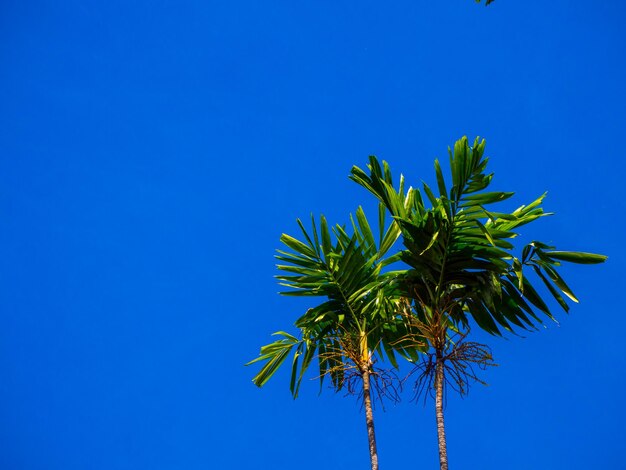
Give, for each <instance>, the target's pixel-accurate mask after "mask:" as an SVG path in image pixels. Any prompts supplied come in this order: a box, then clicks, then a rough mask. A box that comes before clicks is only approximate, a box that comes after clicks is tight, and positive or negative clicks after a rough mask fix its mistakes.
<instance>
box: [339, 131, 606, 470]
mask: <svg viewBox="0 0 626 470" xmlns="http://www.w3.org/2000/svg"><path fill="white" fill-rule="evenodd" d="M484 148H485V141H484V140H482V141H479V140H478V138H477V139H476V140H475V142H474V144H473V146H471V147H470V145H469V143H468V141H467V138H465V137H463V138H462V139H460V140H458V141H457V142H456V143H455V145H454V151H452V150H450V149H449V154H450V169H451V177H450V181H451V183H452V185H451V188H450V190H448V189H447V184H446V181H445V179H444V177H443V173H442V170H441V166H440V164H439V162H438V161H437V160H435V173H436V179H437V186H438V192H439V196H438V197H437V196H435V193H434V192H433V191H432V190H431V188H430V187H429V186H428V185H426V184H424V185H423V191H424V194H425V195H426V198H427V200H428V202H429V203H430V207H428V206H427V205H426V203H425V202H424V199H423V198H422V193H421V192H420V191H419V190H417V189H413V188H409V189H408V190H407V191H406V192H405V191H403V190H402V187H401V189H400V190H398V191H396V190H395V189H394V187H393V182H392V176H391V171H390V169H389V166H388V165H387V163H386V162H383V164H382V166H381V164H380V163H379V162H378V160H377V159H376V158H375V157H370V162H369V165H368V169H369V172H366V171H364V170H362V169H360V168H358V167H353V169H352V172H351V176H350V177H351V179H352V180H354V181H356V182H357V183H358V184H360V185H361V186H363V187H365V188H366V189H367V190H369V191H370V192H371V193H372V194H374V196H376V197H377V198H378V199H379V201H380V202H381V203H382V204H384V205H385V207H386V208H387V210H388V211H389V212H390V213H391V215H392V216H393V217H394V220H396V221H397V222H398V224H399V226H400V229H401V232H402V238H403V243H404V247H405V250H404V251H402V252H401V255H400V256H401V259H402V260H403V261H404V262H405V263H406V264H407V265H408V266H409V269H408V270H406V272H404V273H403V274H397V279H396V282H397V283H398V284H399V285H400V286H401V291H402V292H403V294H404V296H406V299H407V300H406V301H405V305H408V306H409V307H410V310H411V312H412V315H411V316H408V317H407V318H410V322H411V323H412V324H414V325H415V326H416V327H417V328H418V330H419V337H418V341H424V340H426V341H427V342H428V344H429V346H430V351H431V352H430V354H429V355H428V357H429V361H430V362H429V363H432V364H433V366H432V367H425V369H424V370H426V372H427V373H426V376H428V377H431V378H432V376H433V375H434V388H435V410H436V419H437V431H438V444H439V460H440V468H441V469H442V470H445V469H447V468H448V458H447V448H446V439H445V426H444V413H443V393H444V385H445V383H446V381H447V380H449V377H447V376H449V375H451V373H452V375H454V371H457V372H458V371H459V370H460V371H464V370H465V371H467V370H468V369H467V367H468V366H469V367H470V369H471V365H472V364H476V363H478V364H487V363H489V362H490V360H491V356H490V354H489V351H488V349H487V348H485V347H482V345H476V344H475V343H469V344H465V345H464V344H462V343H463V342H462V341H461V342H458V341H457V342H455V341H454V336H455V335H460V337H461V339H464V338H465V336H466V335H467V333H468V331H469V328H470V319H472V320H473V321H474V322H475V324H476V325H478V327H480V328H482V329H483V330H485V331H487V332H489V333H491V334H493V335H501V334H502V332H501V329H504V330H507V331H513V329H514V327H518V328H522V329H527V330H528V329H536V325H537V323H541V318H540V317H539V315H538V313H537V312H541V313H543V314H545V315H547V316H548V317H549V318H553V316H552V313H551V312H550V309H549V308H548V306H547V304H546V302H545V301H544V299H543V298H542V296H541V294H540V293H539V292H538V291H537V289H536V288H535V287H534V286H533V284H532V283H531V281H530V279H529V277H528V276H527V271H528V269H529V268H530V269H531V270H532V273H533V274H534V275H535V277H536V279H539V280H541V281H542V282H543V284H544V285H545V286H546V288H547V290H548V292H550V294H551V295H552V296H553V297H554V298H555V299H556V301H557V302H558V303H559V305H561V307H562V308H563V309H565V310H566V311H568V309H569V307H568V305H567V303H566V301H565V300H564V298H563V295H565V296H567V297H569V298H570V299H571V300H573V301H574V302H578V300H577V298H576V297H575V295H574V293H573V292H572V290H571V289H570V288H569V287H568V285H567V284H566V283H565V281H564V280H563V278H562V277H561V275H560V274H559V273H558V272H557V269H556V268H557V267H559V266H560V265H561V263H562V262H574V263H583V264H593V263H601V262H603V261H604V260H606V257H605V256H602V255H596V254H590V253H581V252H563V251H555V249H554V247H551V246H548V245H546V244H544V243H541V242H537V241H533V242H531V243H529V244H528V245H526V246H525V247H523V249H522V255H521V257H520V258H518V257H516V256H514V255H513V250H514V245H513V244H512V243H511V241H510V240H511V239H513V238H515V237H516V236H517V233H516V232H515V231H514V230H516V229H518V228H519V227H521V226H523V225H525V224H528V223H530V222H533V221H535V220H537V219H539V218H541V217H544V216H546V215H550V214H548V213H545V212H544V211H543V209H542V208H541V203H542V201H543V199H544V196H545V194H544V195H542V196H540V197H539V198H537V199H536V200H535V201H533V202H531V203H530V204H528V205H526V206H521V207H520V208H518V209H516V210H515V211H513V212H511V213H505V212H495V211H493V210H492V209H491V206H492V205H493V204H496V203H498V202H500V201H503V200H505V199H508V198H510V197H511V196H512V195H513V193H511V192H489V191H486V189H487V188H488V186H489V184H490V183H491V180H492V177H493V174H487V173H486V172H485V170H486V166H487V158H485V157H484V156H483V153H484ZM405 201H411V202H412V204H411V205H407V204H405V203H404V202H405ZM412 331H417V330H415V329H414V330H412ZM456 378H457V379H459V377H458V374H457V375H456ZM468 378H475V376H474V375H473V373H471V372H470V373H469V375H467V376H466V377H463V376H462V374H461V377H460V380H461V382H463V381H464V380H466V379H468Z"/></svg>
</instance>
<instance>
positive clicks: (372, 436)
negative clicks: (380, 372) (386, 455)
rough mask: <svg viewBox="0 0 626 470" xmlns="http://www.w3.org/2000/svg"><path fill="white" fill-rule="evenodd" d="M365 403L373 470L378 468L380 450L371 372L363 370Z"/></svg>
mask: <svg viewBox="0 0 626 470" xmlns="http://www.w3.org/2000/svg"><path fill="white" fill-rule="evenodd" d="M363 403H364V404H365V424H366V425H367V439H368V440H369V444H370V460H371V462H372V470H378V451H377V450H376V434H375V433H374V412H373V410H372V397H371V394H370V373H369V371H367V370H365V371H364V372H363Z"/></svg>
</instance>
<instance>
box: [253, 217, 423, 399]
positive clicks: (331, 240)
mask: <svg viewBox="0 0 626 470" xmlns="http://www.w3.org/2000/svg"><path fill="white" fill-rule="evenodd" d="M298 225H299V227H300V229H301V231H302V239H301V240H298V239H297V238H295V237H292V236H290V235H287V234H283V235H282V237H281V242H282V243H283V244H284V245H285V246H286V250H278V255H277V259H278V260H279V262H281V263H285V264H279V265H278V266H277V267H278V269H279V270H281V271H282V273H281V274H280V275H278V276H276V277H277V278H278V280H279V281H280V284H281V285H282V286H285V287H288V288H290V290H288V291H285V292H281V294H283V295H289V296H307V297H322V298H324V301H323V302H322V303H321V304H319V305H317V306H315V307H313V308H310V309H308V310H307V311H306V312H305V313H304V314H303V315H302V316H300V318H298V319H297V320H296V322H295V326H296V327H297V328H298V330H299V332H300V336H299V337H296V336H293V335H291V334H289V333H286V332H284V331H279V332H276V333H274V335H277V336H280V339H279V340H277V341H275V342H273V343H271V344H268V345H266V346H263V347H262V348H261V353H260V356H259V357H258V358H256V359H255V360H253V361H251V362H250V363H249V364H252V363H255V362H264V365H263V367H262V368H261V370H260V371H259V373H258V374H257V375H256V376H255V377H254V379H253V381H254V383H255V384H256V385H258V386H263V385H264V384H265V383H266V382H267V380H269V379H270V378H271V377H272V376H273V375H274V373H275V372H276V371H277V370H278V368H279V367H280V366H281V364H282V363H283V362H284V361H285V360H286V359H287V357H289V355H290V353H291V352H292V351H293V359H292V366H291V381H290V388H291V392H292V394H293V395H294V397H296V396H297V395H298V390H299V387H300V384H301V381H302V378H303V376H304V373H305V372H306V370H307V369H308V367H309V366H310V364H311V362H312V360H313V359H314V358H315V357H317V359H318V363H319V377H320V386H321V384H322V382H323V379H324V377H325V376H326V375H330V376H331V380H332V384H333V386H334V387H335V389H336V390H340V389H341V388H342V387H343V385H344V379H345V376H344V374H345V372H346V371H347V370H350V369H351V368H354V367H356V368H357V369H358V368H360V367H364V365H363V364H369V363H370V357H369V356H370V355H371V354H374V353H375V354H377V355H378V356H379V357H380V358H382V357H383V356H387V357H388V358H389V359H390V360H391V362H392V364H394V365H397V362H396V352H399V353H400V354H402V355H404V356H405V357H409V358H413V359H417V353H416V351H415V348H413V347H407V348H404V347H403V346H402V344H401V343H402V342H401V341H399V339H401V338H403V337H406V335H407V332H406V331H404V330H403V329H402V328H403V327H402V325H403V323H402V322H398V321H394V318H396V317H397V314H396V312H397V311H398V307H397V304H398V302H399V301H400V297H399V295H398V293H397V292H396V291H394V288H395V287H394V284H393V283H392V282H390V281H391V280H392V279H393V276H394V273H393V272H387V273H383V272H382V269H383V268H384V267H385V266H388V265H389V264H391V263H393V262H394V261H396V260H397V259H398V258H399V254H396V255H393V256H387V257H386V255H387V253H388V252H389V250H390V249H391V248H392V246H393V245H394V243H395V242H396V240H397V239H398V236H399V235H400V229H399V226H398V224H397V223H395V222H393V221H392V223H391V224H389V225H388V227H386V228H385V208H384V207H383V206H382V205H381V206H380V210H379V231H378V241H377V240H376V238H375V235H374V232H373V230H372V228H371V226H370V223H369V221H368V219H367V218H366V216H365V213H364V211H363V209H362V208H359V209H358V210H357V211H356V217H354V218H353V217H351V228H352V234H349V233H348V232H347V231H346V229H345V227H343V226H341V225H335V226H334V227H333V228H332V229H329V227H328V223H327V222H326V219H325V218H324V217H323V216H322V217H321V219H320V228H319V230H318V228H317V226H316V223H315V220H314V218H311V227H312V228H311V230H310V232H309V231H307V230H306V228H305V227H304V225H303V224H302V222H301V221H300V220H298ZM392 343H394V344H395V345H396V346H395V348H392V347H391V346H390V345H391V344H392Z"/></svg>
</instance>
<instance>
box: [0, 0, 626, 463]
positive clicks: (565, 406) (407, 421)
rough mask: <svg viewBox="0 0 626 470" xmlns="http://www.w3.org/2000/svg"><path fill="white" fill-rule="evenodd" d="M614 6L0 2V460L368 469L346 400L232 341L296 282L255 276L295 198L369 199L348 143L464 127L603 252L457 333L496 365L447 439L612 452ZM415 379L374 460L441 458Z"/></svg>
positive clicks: (458, 449)
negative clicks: (261, 373) (294, 391)
mask: <svg viewBox="0 0 626 470" xmlns="http://www.w3.org/2000/svg"><path fill="white" fill-rule="evenodd" d="M625 17H626V7H625V5H624V3H623V2H622V1H620V0H613V1H603V2H590V1H583V0H578V1H574V0H572V1H565V0H554V1H551V2H545V1H538V0H537V1H513V0H496V1H495V2H494V3H493V4H492V5H490V6H489V7H484V5H476V4H474V2H473V1H471V0H446V1H443V0H438V1H430V2H425V1H420V2H416V1H395V2H381V1H369V0H367V1H360V2H337V1H316V2H294V1H275V2H260V1H258V2H247V1H233V2H214V1H195V2H194V1H165V0H160V1H150V2H147V1H136V2H122V1H108V2H82V1H77V0H65V1H63V2H37V1H26V2H24V1H22V2H18V1H11V0H5V1H3V2H2V5H1V6H0V103H2V104H1V106H0V156H1V157H0V227H1V229H0V256H1V259H2V261H1V263H0V468H3V469H10V470H21V469H26V470H39V469H42V470H43V469H63V470H73V469H94V470H100V469H102V470H105V469H106V470H117V469H154V470H157V469H182V468H184V469H190V470H191V469H214V468H234V469H252V468H255V469H259V468H260V469H291V468H299V469H300V470H306V469H319V468H333V469H357V468H368V465H369V458H368V452H367V440H366V432H365V424H364V418H363V416H362V413H361V410H360V407H359V406H358V404H357V403H356V401H355V400H353V399H352V398H345V399H344V398H343V396H342V395H341V394H339V395H335V394H334V393H333V392H332V390H330V389H327V390H324V392H323V393H322V394H321V396H318V394H317V391H318V387H317V385H316V384H313V383H305V384H303V389H302V393H301V397H300V398H299V399H298V400H296V401H294V400H292V399H291V397H290V394H289V390H288V380H287V374H286V372H287V371H284V372H285V373H280V374H279V375H277V376H276V377H275V378H274V379H272V381H270V382H269V383H268V384H267V386H266V387H265V388H264V389H261V390H259V389H257V388H256V387H254V386H253V384H252V383H251V378H252V376H253V374H254V373H255V371H256V370H257V369H253V368H245V367H244V366H243V364H244V363H245V362H247V361H248V360H250V359H251V358H253V357H256V355H257V354H258V348H259V346H261V345H262V344H265V343H267V342H268V341H270V339H271V338H270V336H269V334H270V333H271V332H273V331H275V330H279V329H287V330H288V331H293V329H291V330H289V328H290V327H291V325H292V323H293V321H294V320H295V318H296V317H297V316H298V315H299V314H300V313H301V312H302V309H303V308H304V304H303V303H302V302H298V301H297V300H293V299H287V298H281V297H279V296H278V295H276V292H277V291H278V286H277V285H276V283H275V281H274V279H273V275H274V274H275V273H276V272H275V268H274V259H273V255H274V250H275V248H278V246H279V245H278V243H279V242H278V238H279V236H280V234H281V233H282V232H289V233H296V230H297V226H296V224H295V219H296V218H297V217H304V218H307V217H308V216H309V214H310V213H311V212H314V213H316V214H319V213H320V212H323V213H325V214H326V216H327V217H328V218H329V219H330V220H332V221H335V222H344V221H346V220H347V214H348V212H350V211H354V210H355V209H356V207H357V206H358V205H359V204H361V203H364V202H365V203H366V206H367V207H370V206H371V203H370V202H369V201H370V199H369V197H368V195H367V194H365V192H364V191H362V190H361V189H360V188H359V187H357V186H356V185H355V184H354V183H352V182H350V181H349V180H348V179H347V175H348V173H349V171H350V168H351V166H352V165H353V164H358V165H361V166H362V165H364V164H365V163H366V161H367V156H368V155H370V154H375V155H377V156H379V157H380V158H383V159H386V160H388V161H389V162H390V163H391V165H392V168H393V169H394V170H395V172H396V173H398V172H400V171H402V172H404V174H405V175H406V176H407V178H408V179H409V180H410V181H412V182H413V184H419V182H420V181H421V180H422V179H423V180H425V181H428V182H433V177H434V174H433V170H432V162H433V159H434V158H435V157H444V161H445V157H446V149H447V146H448V145H451V144H452V143H453V142H454V141H455V140H456V139H457V138H459V137H461V136H462V135H468V136H470V138H473V137H474V136H475V135H481V136H484V137H485V138H486V139H487V153H488V154H489V155H490V156H491V162H490V166H491V170H492V171H494V172H495V173H496V177H495V179H494V188H497V189H501V190H513V191H516V192H517V194H516V197H515V199H514V200H513V202H511V203H510V208H514V206H517V205H521V204H523V203H527V202H530V201H531V200H533V199H534V198H535V197H536V196H538V195H539V194H541V193H543V192H544V191H546V190H548V191H549V196H548V198H547V200H546V203H545V207H546V208H547V209H548V210H550V211H554V212H556V213H557V215H556V216H555V217H552V218H546V219H544V220H542V221H540V222H538V223H536V224H534V225H535V226H530V227H528V228H529V229H530V235H529V237H530V239H540V240H544V241H548V242H554V243H556V244H557V246H558V247H559V248H561V249H571V250H584V251H595V252H601V253H604V254H607V255H609V257H610V259H609V261H608V263H607V264H605V265H602V266H589V267H588V266H575V265H574V266H568V267H567V268H566V269H565V270H564V276H565V277H566V279H567V280H568V281H569V283H570V285H571V286H572V288H573V289H574V291H575V292H576V293H577V294H578V296H579V298H580V299H581V304H580V305H575V306H574V307H573V309H572V312H571V314H570V315H569V316H566V315H565V314H564V313H563V314H561V313H559V315H558V317H559V319H560V320H561V325H560V327H558V326H556V325H555V324H549V325H547V328H546V329H545V330H542V331H540V332H537V333H534V334H530V335H527V337H526V338H525V339H521V338H517V337H509V338H507V339H497V338H490V337H485V336H484V335H480V334H478V335H476V336H475V338H477V339H481V340H485V341H488V342H489V344H490V345H491V346H492V348H493V350H494V354H495V357H496V360H497V362H498V363H499V364H500V367H498V368H496V369H493V370H490V371H488V372H487V373H486V374H485V376H484V378H485V379H486V380H487V381H488V382H489V384H490V385H489V386H488V387H482V386H480V385H476V386H474V387H473V388H472V391H471V393H470V395H469V397H468V398H467V399H464V400H461V399H459V398H458V397H455V396H453V395H450V397H449V400H448V406H447V409H446V412H447V416H446V419H447V426H448V428H447V431H448V445H449V457H450V462H451V465H452V468H455V469H456V468H458V469H483V470H487V469H503V468H505V469H520V470H522V469H523V470H527V469H554V468H567V469H590V468H612V469H624V468H626V459H625V458H624V452H623V445H624V443H625V442H626V431H625V430H624V425H623V423H624V420H625V419H626V412H625V394H624V389H625V387H626V378H625V377H626V374H625V373H624V372H625V361H626V360H625V357H626V343H625V341H624V332H625V331H626V315H624V312H623V307H622V304H623V298H622V294H623V280H622V277H623V276H622V274H620V273H621V267H623V266H624V263H625V262H626V259H625V256H624V250H623V246H624V245H623V236H624V232H625V230H624V228H625V223H624V213H625V210H626V203H625V202H624V196H623V191H624V173H625V170H626V165H625V164H624V158H625V153H624V152H625V150H624V135H626V118H625V112H626V91H625V90H626V87H624V84H625V83H626V66H625V63H626V62H625V60H624V59H625V57H626V33H625V32H624V31H625V30H624V18H625ZM446 168H447V167H446ZM368 204H369V205H370V206H368ZM525 233H528V230H526V231H525ZM311 376H313V375H311ZM409 388H410V387H409ZM410 396H411V394H410V393H407V394H406V395H405V397H406V399H405V401H404V402H403V403H401V404H400V405H398V406H393V405H388V406H387V410H386V412H383V411H382V409H381V408H380V407H377V409H376V425H377V433H378V444H379V451H380V462H381V468H383V469H391V468H395V469H404V468H407V469H408V468H423V469H436V468H438V462H437V450H436V430H435V418H434V413H433V411H432V410H431V404H430V403H429V404H428V406H427V407H424V406H422V404H419V405H415V404H413V403H411V402H409V398H410Z"/></svg>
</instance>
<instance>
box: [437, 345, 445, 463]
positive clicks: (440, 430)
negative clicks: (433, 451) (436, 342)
mask: <svg viewBox="0 0 626 470" xmlns="http://www.w3.org/2000/svg"><path fill="white" fill-rule="evenodd" d="M435 414H436V415H437V438H438V440H439V468H440V469H441V470H448V451H447V449H446V429H445V425H444V422H443V359H442V351H440V350H437V362H436V364H435Z"/></svg>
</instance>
